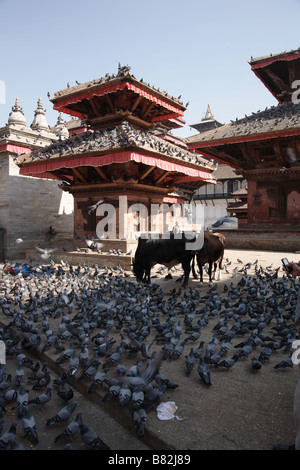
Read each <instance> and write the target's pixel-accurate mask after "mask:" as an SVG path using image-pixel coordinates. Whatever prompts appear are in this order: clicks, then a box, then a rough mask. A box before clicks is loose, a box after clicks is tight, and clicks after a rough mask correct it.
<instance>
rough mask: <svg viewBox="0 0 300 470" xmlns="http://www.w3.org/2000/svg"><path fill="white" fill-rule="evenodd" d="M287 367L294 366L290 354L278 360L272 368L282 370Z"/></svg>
mask: <svg viewBox="0 0 300 470" xmlns="http://www.w3.org/2000/svg"><path fill="white" fill-rule="evenodd" d="M287 367H291V368H293V367H294V363H293V360H292V358H291V356H288V357H286V358H285V359H283V360H282V361H280V362H278V364H276V365H275V366H274V369H283V370H285V369H286V368H287Z"/></svg>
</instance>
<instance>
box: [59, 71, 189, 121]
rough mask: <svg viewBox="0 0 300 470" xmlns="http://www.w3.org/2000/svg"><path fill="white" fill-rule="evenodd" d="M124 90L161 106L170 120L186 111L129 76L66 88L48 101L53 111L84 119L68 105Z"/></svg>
mask: <svg viewBox="0 0 300 470" xmlns="http://www.w3.org/2000/svg"><path fill="white" fill-rule="evenodd" d="M124 89H128V90H131V91H133V92H135V93H137V94H138V95H140V96H144V97H146V98H147V99H148V100H149V101H152V102H154V103H156V104H159V105H161V106H162V107H164V108H165V109H167V110H168V111H169V113H170V116H171V118H172V119H176V118H181V117H183V115H184V111H185V110H186V106H183V104H182V102H181V101H179V100H178V99H175V98H174V97H171V96H170V95H169V94H168V93H166V92H161V91H159V90H158V89H155V88H153V87H151V86H148V85H146V84H145V83H143V82H141V81H139V80H136V79H135V78H134V77H133V76H132V75H130V74H129V75H126V76H122V77H113V78H108V79H105V78H101V79H100V80H93V81H90V82H86V83H84V84H79V85H77V86H75V87H72V88H66V89H64V90H61V91H59V92H56V93H54V96H53V98H51V99H50V101H51V102H52V103H53V105H54V106H53V107H54V109H55V110H57V111H60V112H64V113H66V114H70V115H72V116H75V117H80V118H83V119H86V118H87V116H86V115H85V114H83V113H81V112H78V111H76V110H72V109H71V108H70V105H73V104H75V103H79V102H81V101H82V100H85V99H87V100H89V99H92V98H93V97H96V96H103V95H107V94H109V93H114V92H116V91H118V90H124Z"/></svg>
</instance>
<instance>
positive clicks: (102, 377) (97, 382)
mask: <svg viewBox="0 0 300 470" xmlns="http://www.w3.org/2000/svg"><path fill="white" fill-rule="evenodd" d="M106 374H107V370H101V371H98V372H97V373H96V375H95V377H94V378H93V381H92V383H91V385H90V386H89V389H88V394H91V393H93V392H94V391H95V389H96V388H97V386H100V387H101V386H102V384H103V382H105V381H106V380H107V378H106Z"/></svg>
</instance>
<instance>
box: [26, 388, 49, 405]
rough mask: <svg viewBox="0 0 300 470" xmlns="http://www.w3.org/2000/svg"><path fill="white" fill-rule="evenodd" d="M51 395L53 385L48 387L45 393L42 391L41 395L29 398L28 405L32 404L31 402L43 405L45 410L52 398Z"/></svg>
mask: <svg viewBox="0 0 300 470" xmlns="http://www.w3.org/2000/svg"><path fill="white" fill-rule="evenodd" d="M51 397H52V387H48V388H47V390H46V392H45V393H41V395H39V396H37V397H36V398H33V399H32V400H29V401H28V405H31V404H36V405H41V406H42V410H44V409H46V404H47V403H48V401H50V400H51Z"/></svg>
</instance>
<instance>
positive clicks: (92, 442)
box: [79, 423, 110, 450]
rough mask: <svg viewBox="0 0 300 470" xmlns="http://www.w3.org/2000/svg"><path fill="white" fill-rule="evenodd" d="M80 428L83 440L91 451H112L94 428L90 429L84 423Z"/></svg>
mask: <svg viewBox="0 0 300 470" xmlns="http://www.w3.org/2000/svg"><path fill="white" fill-rule="evenodd" d="M79 428H80V436H81V440H82V442H83V443H84V444H85V445H86V446H87V447H89V449H95V450H110V447H109V446H108V445H106V444H105V443H104V442H103V441H102V439H100V437H99V436H98V434H97V433H96V431H95V430H94V429H93V428H91V427H88V426H87V425H86V424H84V423H81V424H80V426H79Z"/></svg>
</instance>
